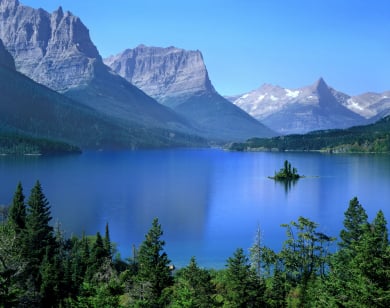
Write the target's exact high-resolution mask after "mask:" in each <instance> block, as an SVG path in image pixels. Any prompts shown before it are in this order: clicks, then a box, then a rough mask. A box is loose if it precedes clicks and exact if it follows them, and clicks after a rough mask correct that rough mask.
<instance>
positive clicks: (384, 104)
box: [343, 91, 390, 122]
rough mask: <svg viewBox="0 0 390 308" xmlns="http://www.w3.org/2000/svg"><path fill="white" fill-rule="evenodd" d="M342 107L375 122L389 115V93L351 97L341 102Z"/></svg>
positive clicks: (370, 93)
mask: <svg viewBox="0 0 390 308" xmlns="http://www.w3.org/2000/svg"><path fill="white" fill-rule="evenodd" d="M343 105H344V106H345V107H347V108H348V109H350V110H352V111H354V112H356V113H358V114H360V115H361V116H363V117H365V118H366V119H370V120H371V121H372V122H375V121H377V120H380V119H381V118H383V117H385V116H387V115H389V114H390V91H387V92H383V93H373V92H369V93H364V94H361V95H356V96H351V97H348V98H347V100H345V101H344V102H343Z"/></svg>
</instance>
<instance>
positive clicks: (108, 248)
mask: <svg viewBox="0 0 390 308" xmlns="http://www.w3.org/2000/svg"><path fill="white" fill-rule="evenodd" d="M103 243H104V249H105V250H106V255H107V258H109V259H110V260H112V244H111V240H110V230H109V228H108V223H106V229H105V235H104V240H103Z"/></svg>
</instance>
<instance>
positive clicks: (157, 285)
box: [136, 218, 173, 306]
mask: <svg viewBox="0 0 390 308" xmlns="http://www.w3.org/2000/svg"><path fill="white" fill-rule="evenodd" d="M162 235H163V231H162V228H161V225H160V224H159V222H158V219H157V218H155V219H154V220H153V223H152V227H151V229H150V230H149V232H148V233H147V234H146V236H145V240H144V241H143V242H142V244H141V246H140V248H139V252H138V265H139V267H138V273H137V277H136V284H137V286H136V287H138V288H139V290H140V291H141V294H140V298H139V299H140V300H141V301H142V302H145V303H148V305H151V306H156V305H157V306H158V305H161V303H160V302H159V301H160V297H161V295H162V292H163V290H164V289H165V288H167V287H169V286H171V285H172V283H173V279H172V274H171V269H170V267H169V263H170V260H169V259H168V256H167V254H166V253H165V252H164V245H165V242H164V241H163V240H162V239H161V236H162Z"/></svg>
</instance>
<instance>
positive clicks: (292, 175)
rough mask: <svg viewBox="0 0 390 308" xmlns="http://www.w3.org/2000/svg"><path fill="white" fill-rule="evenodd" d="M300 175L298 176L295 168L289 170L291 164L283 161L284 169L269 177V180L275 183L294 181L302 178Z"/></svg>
mask: <svg viewBox="0 0 390 308" xmlns="http://www.w3.org/2000/svg"><path fill="white" fill-rule="evenodd" d="M302 177H303V176H302V175H299V174H298V170H297V169H296V168H291V163H290V162H289V161H288V160H285V161H284V167H283V168H282V169H280V171H279V172H277V173H276V172H275V175H274V176H270V177H269V178H270V179H273V180H276V181H295V180H298V179H300V178H302Z"/></svg>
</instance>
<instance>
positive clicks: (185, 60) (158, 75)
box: [104, 45, 215, 107]
mask: <svg viewBox="0 0 390 308" xmlns="http://www.w3.org/2000/svg"><path fill="white" fill-rule="evenodd" d="M104 63H105V64H106V65H108V66H109V67H111V68H112V69H113V71H115V72H116V73H118V74H119V75H121V76H122V77H124V78H126V79H127V80H128V81H129V82H131V83H132V84H134V85H135V86H137V87H138V88H140V89H142V90H143V91H144V92H145V93H147V94H148V95H150V96H152V97H153V98H155V99H156V100H157V101H159V102H160V103H162V104H165V105H169V106H170V107H175V102H176V103H180V102H182V101H183V100H185V99H187V98H189V97H190V96H192V95H195V94H197V93H202V92H215V89H214V87H213V86H212V84H211V81H210V79H209V77H208V72H207V69H206V66H205V64H204V61H203V56H202V53H201V52H200V51H198V50H196V51H192V50H184V49H179V48H176V47H168V48H160V47H147V46H145V45H139V46H138V47H136V48H134V49H126V50H125V51H123V52H121V53H119V54H117V55H115V56H111V57H108V58H106V59H104Z"/></svg>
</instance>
